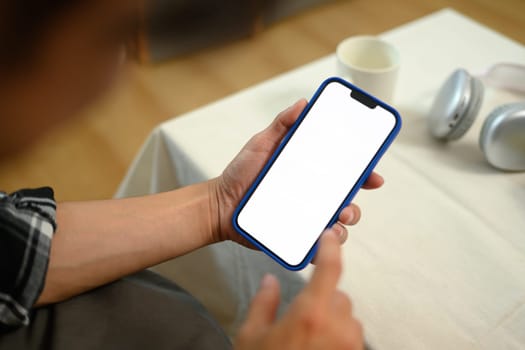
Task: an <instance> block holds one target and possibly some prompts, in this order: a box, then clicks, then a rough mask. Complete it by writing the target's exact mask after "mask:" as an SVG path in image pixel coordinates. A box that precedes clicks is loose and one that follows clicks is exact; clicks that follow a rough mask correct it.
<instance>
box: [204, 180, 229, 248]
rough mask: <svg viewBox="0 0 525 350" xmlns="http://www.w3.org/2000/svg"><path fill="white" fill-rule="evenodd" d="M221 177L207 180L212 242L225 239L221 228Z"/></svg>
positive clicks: (209, 227)
mask: <svg viewBox="0 0 525 350" xmlns="http://www.w3.org/2000/svg"><path fill="white" fill-rule="evenodd" d="M218 182H219V178H214V179H211V180H209V181H208V182H207V185H208V210H207V212H208V231H209V236H210V244H213V243H218V242H222V241H224V240H225V239H224V237H223V233H222V229H221V226H222V225H221V215H220V214H221V210H220V209H221V205H220V198H221V196H220V193H219V184H218Z"/></svg>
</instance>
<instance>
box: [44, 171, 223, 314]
mask: <svg viewBox="0 0 525 350" xmlns="http://www.w3.org/2000/svg"><path fill="white" fill-rule="evenodd" d="M213 185H214V184H213V180H212V181H210V182H206V183H201V184H197V185H193V186H188V187H185V188H182V189H179V190H176V191H171V192H166V193H161V194H156V195H151V196H146V197H137V198H128V199H119V200H107V201H92V202H70V203H61V204H59V205H58V207H57V223H58V230H57V231H56V233H55V235H54V238H53V242H52V245H51V255H50V260H49V267H48V272H47V276H46V282H45V287H44V290H43V292H42V294H41V296H40V298H39V300H38V303H37V304H46V303H52V302H58V301H61V300H64V299H67V298H69V297H71V296H74V295H77V294H80V293H82V292H84V291H87V290H89V289H92V288H95V287H97V286H100V285H102V284H105V283H108V282H111V281H113V280H116V279H118V278H120V277H123V276H126V275H128V274H131V273H134V272H136V271H139V270H142V269H144V268H147V267H150V266H153V265H155V264H158V263H161V262H163V261H166V260H169V259H172V258H174V257H177V256H180V255H184V254H186V253H188V252H190V251H192V250H195V249H197V248H200V247H202V246H204V245H207V244H211V243H213V242H214V238H213V237H214V223H215V221H214V214H213V212H214V209H215V208H214V205H216V203H214V198H213V196H212V195H210V194H211V193H213V190H210V188H211V187H212V186H213Z"/></svg>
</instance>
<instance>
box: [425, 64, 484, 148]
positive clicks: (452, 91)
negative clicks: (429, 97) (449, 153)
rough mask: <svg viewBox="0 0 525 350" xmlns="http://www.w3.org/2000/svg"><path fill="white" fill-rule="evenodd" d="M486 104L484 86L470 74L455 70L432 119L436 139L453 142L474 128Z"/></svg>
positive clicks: (440, 96)
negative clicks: (483, 102)
mask: <svg viewBox="0 0 525 350" xmlns="http://www.w3.org/2000/svg"><path fill="white" fill-rule="evenodd" d="M482 101H483V84H482V83H481V81H480V80H479V79H477V78H475V77H472V76H471V75H470V74H469V73H468V72H467V71H466V70H464V69H457V70H455V71H454V72H453V73H452V74H451V75H450V76H449V77H448V78H447V80H446V81H445V83H444V84H443V85H442V86H441V88H440V90H439V92H438V94H437V96H436V99H435V100H434V104H433V105H432V108H431V110H430V113H429V116H428V127H429V131H430V133H431V134H432V136H434V137H435V138H436V139H438V140H441V141H453V140H457V139H459V138H460V137H461V136H463V135H464V134H465V133H466V132H467V130H468V129H469V128H470V127H471V126H472V124H473V123H474V120H476V116H477V115H478V113H479V110H480V108H481V102H482Z"/></svg>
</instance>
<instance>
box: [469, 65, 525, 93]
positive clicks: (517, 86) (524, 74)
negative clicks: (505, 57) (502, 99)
mask: <svg viewBox="0 0 525 350" xmlns="http://www.w3.org/2000/svg"><path fill="white" fill-rule="evenodd" d="M474 76H475V77H477V78H479V79H481V80H482V81H483V82H484V83H485V84H487V85H490V86H493V87H496V88H499V89H503V90H509V91H514V92H520V93H522V94H525V65H522V64H518V63H507V62H501V63H496V64H494V65H492V66H490V67H489V68H488V69H487V70H485V72H483V73H481V74H476V75H474Z"/></svg>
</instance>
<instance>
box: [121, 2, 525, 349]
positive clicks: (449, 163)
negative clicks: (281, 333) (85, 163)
mask: <svg viewBox="0 0 525 350" xmlns="http://www.w3.org/2000/svg"><path fill="white" fill-rule="evenodd" d="M382 37H383V38H384V39H385V40H387V41H389V42H391V43H392V44H394V45H395V46H396V47H397V48H398V49H399V50H400V53H401V56H402V65H401V71H400V76H399V82H398V86H397V90H396V96H395V99H394V105H395V106H396V107H397V108H398V110H399V111H400V113H401V115H402V116H403V118H404V127H403V130H402V132H401V134H400V136H399V138H398V139H397V141H396V142H394V145H393V146H392V148H391V149H390V151H389V152H387V154H386V155H385V157H384V158H383V159H382V161H381V162H380V164H379V166H378V167H377V170H378V171H379V172H380V173H382V174H383V175H384V177H385V178H386V184H385V186H384V188H383V189H381V190H379V191H374V192H365V191H362V192H360V194H358V196H357V198H356V200H355V201H356V202H357V203H359V204H360V206H361V207H362V210H363V218H362V220H361V222H360V224H359V225H358V226H356V227H352V228H351V229H350V239H349V242H348V243H347V244H346V246H345V248H344V250H345V272H344V277H343V279H342V282H341V288H342V289H344V290H346V291H348V292H349V293H350V294H351V296H352V298H353V300H354V303H355V307H356V313H357V314H358V316H359V317H360V319H361V320H362V321H363V323H364V326H365V330H366V335H367V338H368V341H369V342H370V343H371V344H372V346H373V347H374V348H377V349H525V175H524V174H523V173H502V172H498V171H496V170H495V169H493V168H491V167H490V166H489V165H487V164H486V163H485V162H484V159H483V155H482V153H481V151H480V150H479V149H478V146H477V138H478V134H479V130H480V127H481V125H482V122H483V119H484V117H485V116H486V115H487V114H488V113H489V112H490V111H491V110H492V109H493V108H494V107H495V106H497V105H499V104H501V103H504V102H510V101H514V100H516V99H518V98H519V96H517V95H513V94H511V93H508V92H504V91H498V90H496V89H492V88H490V87H488V88H487V89H486V95H485V101H484V104H483V107H482V110H481V115H480V117H479V118H478V120H477V121H476V123H475V125H474V127H473V128H472V129H473V130H470V132H469V133H468V134H467V136H466V137H464V138H463V139H462V140H460V141H459V142H457V143H454V144H448V145H442V144H438V143H436V142H434V141H433V140H431V139H430V138H429V136H428V134H427V131H426V124H425V112H426V111H427V109H428V107H429V105H430V103H431V101H432V98H433V96H434V95H435V94H436V91H437V89H438V88H439V86H440V85H441V83H442V82H443V81H444V79H445V78H446V77H447V76H448V74H450V73H451V72H452V71H453V70H454V69H455V68H457V67H464V68H467V69H468V70H471V71H481V70H483V69H484V68H486V67H487V66H489V65H490V64H493V63H496V62H501V61H509V62H521V63H524V62H525V48H524V47H523V46H521V45H519V44H517V43H515V42H513V41H511V40H509V39H507V38H505V37H503V36H501V35H500V34H498V33H496V32H494V31H492V30H490V29H488V28H486V27H483V26H481V25H480V24H478V23H475V22H473V21H472V20H470V19H468V18H466V17H464V16H462V15H460V14H458V13H457V12H454V11H452V10H443V11H440V12H437V13H435V14H432V15H430V16H428V17H425V18H422V19H420V20H417V21H415V22H412V23H409V24H406V25H403V26H401V27H399V28H397V29H394V30H392V31H389V32H387V33H385V34H384V35H382ZM333 74H335V58H334V57H333V56H328V57H326V58H323V59H320V60H318V61H316V62H313V63H311V64H308V65H306V66H304V67H301V68H299V69H297V70H294V71H292V72H289V73H287V74H284V75H282V76H279V77H276V78H274V79H271V80H269V81H267V82H264V83H262V84H259V85H257V86H254V87H253V88H250V89H247V90H244V91H241V92H240V93H237V94H235V95H233V96H230V97H228V98H225V99H223V100H220V101H218V102H215V103H212V104H210V105H208V106H205V107H203V108H200V109H198V110H195V111H193V112H191V113H188V114H186V115H184V116H181V117H178V118H177V119H175V120H172V121H169V122H166V123H164V124H162V125H160V126H159V127H158V128H157V129H156V130H155V131H154V132H153V133H152V134H151V137H150V138H149V139H148V140H147V142H146V144H145V146H144V148H143V149H142V151H141V153H140V154H139V155H138V157H137V158H136V160H135V162H134V164H133V165H132V167H131V169H130V171H129V173H128V175H127V177H126V178H125V180H124V182H123V183H122V186H121V187H120V189H119V192H118V196H131V195H139V194H144V193H150V192H158V191H164V190H168V189H171V188H174V187H179V186H185V185H188V184H191V183H195V182H198V181H202V180H206V179H209V178H211V177H214V176H217V175H219V174H220V172H221V171H222V169H223V168H224V167H225V166H226V164H227V163H228V162H229V161H230V159H231V158H233V156H234V155H235V154H236V153H237V152H238V151H239V149H240V148H241V146H242V145H243V144H244V143H245V142H246V141H247V139H248V138H249V137H250V136H251V135H252V134H254V133H255V132H257V131H259V130H261V129H262V128H264V127H265V126H266V125H267V124H268V123H270V121H271V120H272V119H273V118H274V116H275V115H276V114H277V112H279V111H280V110H282V109H284V108H285V107H287V106H288V105H290V104H291V103H293V102H294V101H295V100H297V99H298V98H300V97H307V98H308V97H310V96H311V95H312V93H313V92H314V90H315V88H316V87H317V86H318V85H319V83H320V82H321V81H323V80H324V79H325V78H327V77H328V76H331V75H333ZM174 98H177V97H176V96H174ZM521 98H522V99H523V96H521ZM221 252H222V253H221ZM221 254H222V255H221ZM251 254H252V255H251ZM253 254H255V255H253ZM241 255H242V256H241ZM254 256H257V257H256V258H255V257H254ZM184 259H188V260H186V261H184ZM243 259H244V260H243ZM254 259H256V260H254ZM239 261H243V263H242V264H244V265H242V264H239ZM254 261H255V262H254ZM266 270H272V271H277V272H279V271H280V270H281V269H280V268H279V267H277V266H274V264H273V263H272V262H270V260H269V259H268V258H266V257H264V256H260V254H259V255H257V254H256V253H248V255H245V253H244V250H243V249H241V248H237V247H232V246H231V245H230V246H227V247H226V248H225V245H222V246H221V245H219V246H216V247H212V248H207V249H203V250H201V251H200V252H197V253H194V254H193V255H192V256H190V257H185V258H183V259H182V260H181V261H179V262H176V263H174V264H171V265H169V266H168V265H167V266H165V267H163V268H162V267H161V268H160V271H162V272H163V273H165V274H167V275H168V276H170V278H173V279H175V280H176V281H178V282H180V283H181V284H182V285H183V286H185V287H187V288H188V289H189V290H190V291H191V292H192V293H194V294H195V295H196V296H197V297H198V298H200V299H201V300H203V302H204V303H205V305H206V306H208V307H209V308H210V309H211V310H212V312H213V313H214V314H215V316H216V317H218V318H219V319H220V320H221V322H223V324H225V326H226V327H227V329H228V331H230V332H233V329H234V328H235V326H236V325H237V324H238V322H239V320H240V319H241V318H242V314H243V312H244V311H245V305H246V303H247V300H248V299H249V297H250V295H251V294H252V293H253V292H254V291H255V289H256V287H257V279H258V278H259V277H260V275H261V274H262V272H263V271H266ZM305 273H308V271H307V272H305ZM210 276H211V277H210ZM243 276H244V277H243ZM282 276H283V277H282V278H283V279H284V280H286V279H289V278H292V279H293V278H294V277H293V276H292V277H290V276H291V275H290V274H287V273H283V275H282ZM293 281H295V282H293V283H296V282H297V281H296V280H293ZM293 283H292V284H290V285H291V287H290V289H289V290H287V291H285V294H286V293H288V294H290V295H291V294H293V293H295V291H296V289H297V288H298V286H300V283H298V284H295V285H294V284H293ZM221 288H222V289H221ZM225 291H226V292H225Z"/></svg>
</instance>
